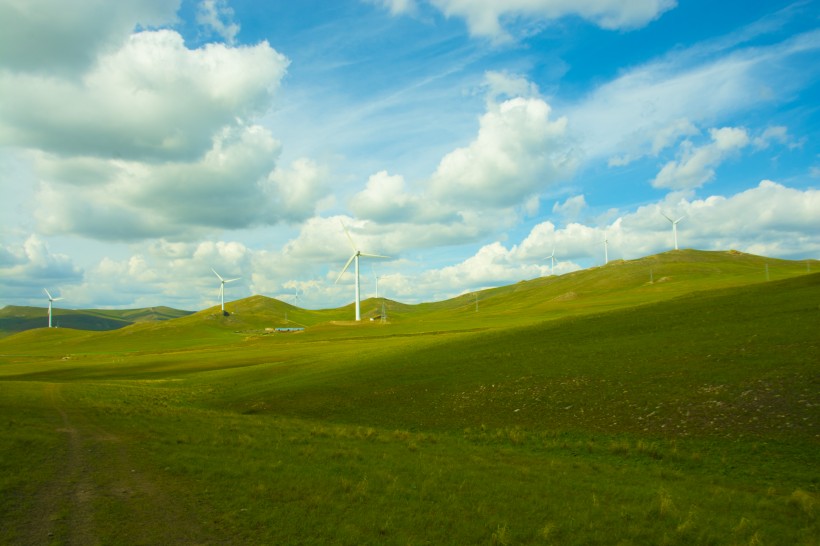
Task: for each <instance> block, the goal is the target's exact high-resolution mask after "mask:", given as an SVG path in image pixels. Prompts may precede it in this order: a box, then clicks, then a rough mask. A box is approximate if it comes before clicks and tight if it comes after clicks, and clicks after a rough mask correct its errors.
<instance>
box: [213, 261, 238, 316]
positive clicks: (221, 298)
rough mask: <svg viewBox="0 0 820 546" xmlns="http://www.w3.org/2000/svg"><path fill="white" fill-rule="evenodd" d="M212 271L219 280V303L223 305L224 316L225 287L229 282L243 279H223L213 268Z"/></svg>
mask: <svg viewBox="0 0 820 546" xmlns="http://www.w3.org/2000/svg"><path fill="white" fill-rule="evenodd" d="M211 271H213V272H214V275H216V276H217V278H218V279H219V301H220V303H221V304H222V314H223V315H224V314H225V285H226V284H227V283H229V282H233V281H238V280H239V279H241V278H242V277H237V278H235V279H223V278H222V276H221V275H220V274H219V273H217V272H216V270H215V269H214V268H213V267H212V268H211Z"/></svg>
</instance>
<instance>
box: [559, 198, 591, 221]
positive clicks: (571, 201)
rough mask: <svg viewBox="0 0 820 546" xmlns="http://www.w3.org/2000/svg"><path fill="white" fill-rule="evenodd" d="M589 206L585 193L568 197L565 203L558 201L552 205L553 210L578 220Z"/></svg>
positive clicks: (560, 214)
mask: <svg viewBox="0 0 820 546" xmlns="http://www.w3.org/2000/svg"><path fill="white" fill-rule="evenodd" d="M586 208H587V202H586V200H585V199H584V196H583V195H576V196H574V197H569V198H567V200H566V201H564V202H563V203H558V202H557V201H556V202H555V204H554V205H553V206H552V212H554V213H555V214H557V215H558V216H561V217H563V218H565V219H567V220H576V219H577V218H578V216H579V215H580V214H581V212H582V211H583V210H585V209H586Z"/></svg>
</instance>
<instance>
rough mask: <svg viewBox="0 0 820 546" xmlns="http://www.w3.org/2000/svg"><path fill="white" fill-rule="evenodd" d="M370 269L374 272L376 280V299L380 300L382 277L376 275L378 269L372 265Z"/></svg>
mask: <svg viewBox="0 0 820 546" xmlns="http://www.w3.org/2000/svg"><path fill="white" fill-rule="evenodd" d="M370 269H371V271H373V277H374V278H375V279H376V299H379V279H381V276H380V275H377V274H376V268H375V267H373V266H372V265H371V266H370Z"/></svg>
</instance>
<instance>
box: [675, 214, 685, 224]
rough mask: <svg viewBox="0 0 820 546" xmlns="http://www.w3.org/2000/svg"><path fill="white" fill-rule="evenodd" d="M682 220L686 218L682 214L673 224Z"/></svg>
mask: <svg viewBox="0 0 820 546" xmlns="http://www.w3.org/2000/svg"><path fill="white" fill-rule="evenodd" d="M684 218H686V215H685V214H684V215H683V216H681V217H680V218H678V219H677V220H675V223H676V224H677V223H678V222H680V221H681V220H683V219H684Z"/></svg>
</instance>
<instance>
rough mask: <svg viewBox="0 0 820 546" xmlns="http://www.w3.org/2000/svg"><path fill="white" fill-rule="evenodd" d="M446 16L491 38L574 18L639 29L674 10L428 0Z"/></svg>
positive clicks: (603, 0)
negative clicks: (514, 27)
mask: <svg viewBox="0 0 820 546" xmlns="http://www.w3.org/2000/svg"><path fill="white" fill-rule="evenodd" d="M429 1H430V3H431V4H432V5H433V6H435V7H436V8H438V9H439V10H441V12H442V13H444V14H445V15H446V16H447V17H460V18H463V19H464V20H465V21H466V23H467V27H468V28H469V29H470V33H471V34H473V35H475V36H485V37H490V38H493V39H504V38H506V37H507V36H508V32H507V30H506V29H505V24H507V23H509V22H510V21H514V20H520V19H524V20H529V21H549V20H554V19H560V18H562V17H567V16H578V17H581V18H583V19H586V20H588V21H590V22H592V23H593V24H595V25H598V26H599V27H601V28H605V29H611V30H615V29H632V28H639V27H642V26H644V25H646V24H647V23H649V22H650V21H652V20H654V19H656V18H657V17H659V16H660V15H661V14H663V13H664V12H665V11H668V10H670V9H672V8H674V7H675V5H676V2H675V0H632V1H629V0H575V1H570V0H486V1H483V2H469V1H465V0H429Z"/></svg>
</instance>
